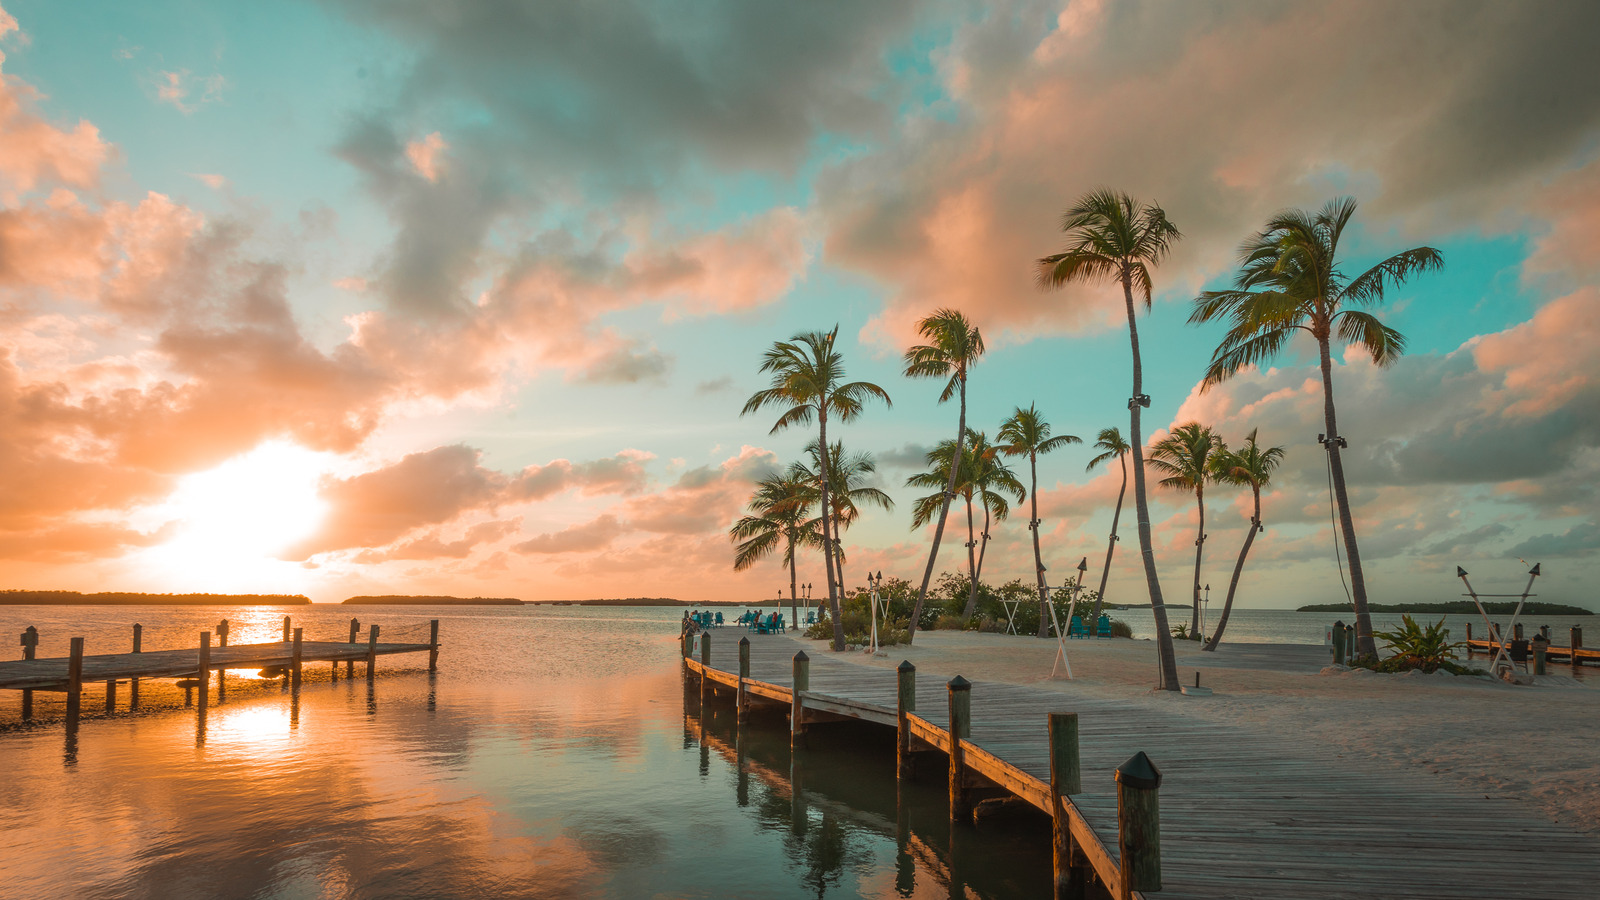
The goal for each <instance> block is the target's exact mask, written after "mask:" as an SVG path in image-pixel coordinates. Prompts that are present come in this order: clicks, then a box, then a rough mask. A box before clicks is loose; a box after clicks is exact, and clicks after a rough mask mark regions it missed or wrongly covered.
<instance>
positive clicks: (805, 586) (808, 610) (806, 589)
mask: <svg viewBox="0 0 1600 900" xmlns="http://www.w3.org/2000/svg"><path fill="white" fill-rule="evenodd" d="M800 587H801V588H802V589H803V590H804V593H802V594H801V596H802V597H804V598H805V601H806V615H810V614H811V582H809V581H808V582H806V583H805V584H803V585H801V586H800ZM795 624H796V625H797V626H798V625H799V624H800V623H798V622H796V623H795Z"/></svg>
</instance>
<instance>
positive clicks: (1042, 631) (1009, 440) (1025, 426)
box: [996, 403, 1083, 637]
mask: <svg viewBox="0 0 1600 900" xmlns="http://www.w3.org/2000/svg"><path fill="white" fill-rule="evenodd" d="M996 437H998V438H999V439H1000V440H1001V441H1003V442H1004V443H1002V444H1001V445H1000V452H1001V453H1004V454H1005V455H1007V456H1022V455H1024V454H1026V455H1027V457H1028V476H1029V481H1028V486H1029V491H1028V498H1029V500H1030V501H1031V502H1032V504H1033V505H1032V507H1031V509H1032V510H1033V515H1032V517H1031V518H1030V519H1029V520H1028V530H1029V531H1032V532H1033V570H1034V573H1035V574H1036V575H1037V576H1038V578H1039V637H1049V636H1050V625H1049V614H1048V612H1046V610H1045V604H1047V603H1049V602H1050V600H1049V597H1050V594H1049V591H1048V589H1047V588H1046V586H1045V579H1044V556H1043V555H1042V554H1041V553H1040V552H1039V454H1041V453H1050V452H1052V451H1055V450H1059V449H1061V448H1062V447H1065V446H1066V445H1068V444H1081V443H1083V442H1082V441H1081V440H1079V439H1078V437H1077V436H1076V435H1071V434H1060V435H1056V436H1055V437H1051V436H1050V423H1049V422H1046V421H1045V420H1044V416H1041V415H1039V410H1038V409H1036V408H1035V404H1032V403H1030V404H1028V408H1027V409H1023V408H1022V407H1020V406H1019V407H1017V408H1016V410H1015V411H1014V412H1012V413H1011V418H1009V419H1007V420H1005V421H1004V422H1002V423H1000V432H999V434H997V435H996Z"/></svg>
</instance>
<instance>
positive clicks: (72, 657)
mask: <svg viewBox="0 0 1600 900" xmlns="http://www.w3.org/2000/svg"><path fill="white" fill-rule="evenodd" d="M82 698H83V638H81V637H75V638H73V639H72V650H71V652H70V654H69V655H68V656H67V725H68V726H69V727H72V728H76V727H77V726H78V708H79V703H80V702H81V701H82Z"/></svg>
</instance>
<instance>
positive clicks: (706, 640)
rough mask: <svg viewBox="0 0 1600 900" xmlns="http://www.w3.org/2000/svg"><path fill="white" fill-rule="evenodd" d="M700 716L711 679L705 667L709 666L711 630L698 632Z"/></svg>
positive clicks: (709, 688)
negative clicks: (707, 675) (700, 667)
mask: <svg viewBox="0 0 1600 900" xmlns="http://www.w3.org/2000/svg"><path fill="white" fill-rule="evenodd" d="M700 665H701V666H702V667H703V668H702V669H701V672H700V717H701V718H702V719H704V718H705V715H706V713H705V705H706V692H707V691H709V690H711V679H710V678H707V677H706V673H705V669H709V668H711V632H709V631H702V632H700Z"/></svg>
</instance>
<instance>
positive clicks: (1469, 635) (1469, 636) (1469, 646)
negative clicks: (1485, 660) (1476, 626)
mask: <svg viewBox="0 0 1600 900" xmlns="http://www.w3.org/2000/svg"><path fill="white" fill-rule="evenodd" d="M1467 653H1469V654H1470V653H1472V623H1471V622H1468V623H1467Z"/></svg>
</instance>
